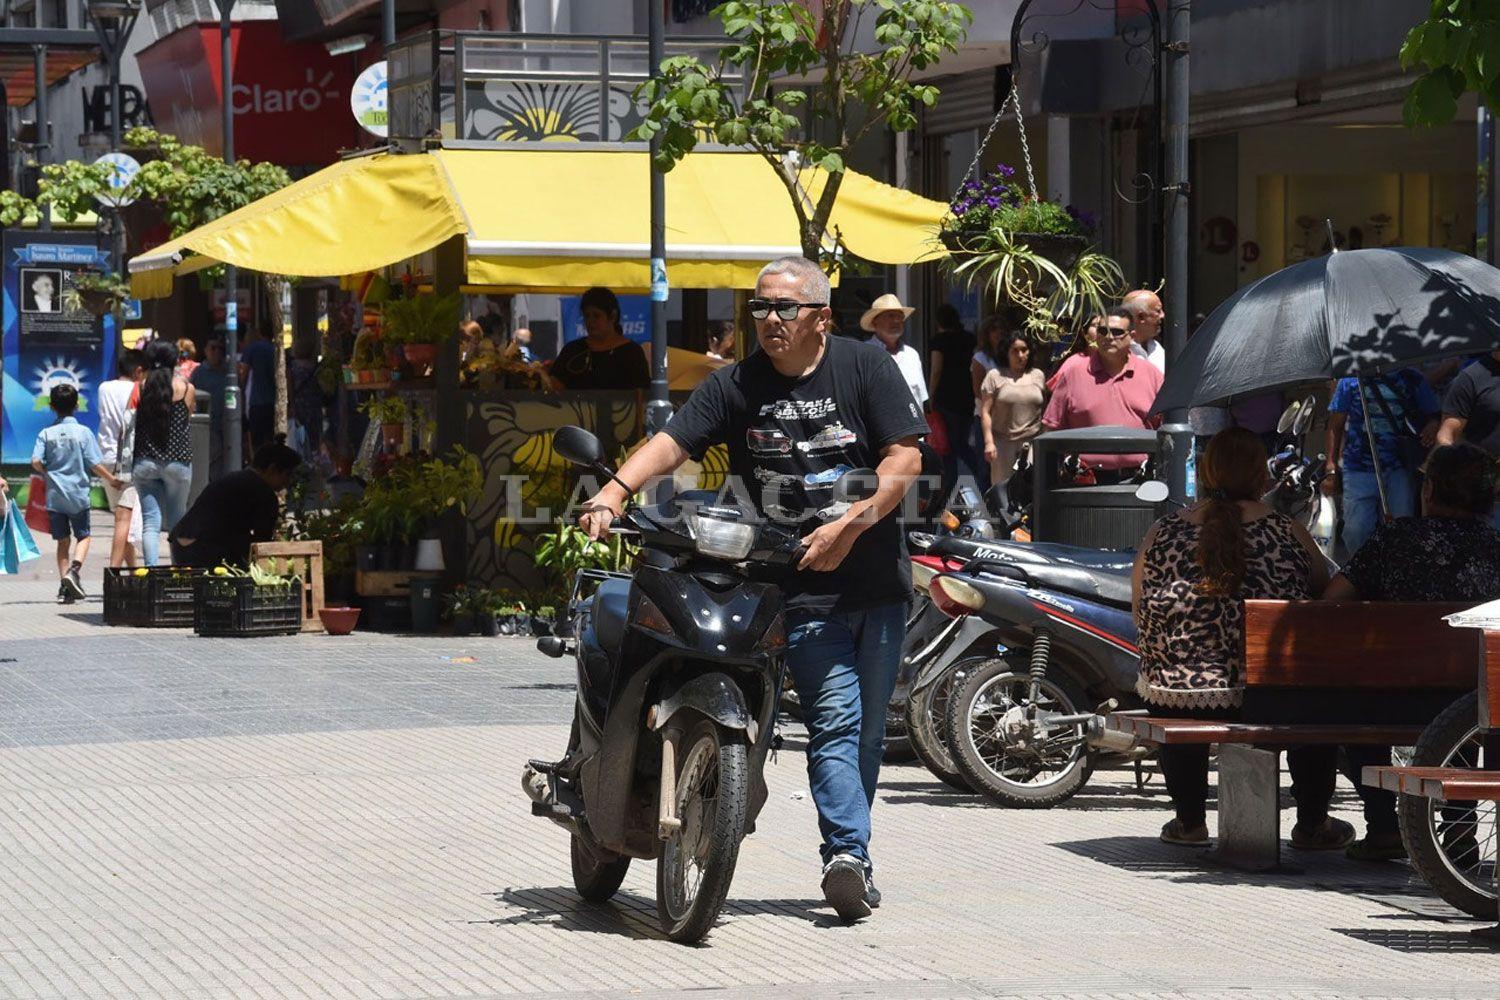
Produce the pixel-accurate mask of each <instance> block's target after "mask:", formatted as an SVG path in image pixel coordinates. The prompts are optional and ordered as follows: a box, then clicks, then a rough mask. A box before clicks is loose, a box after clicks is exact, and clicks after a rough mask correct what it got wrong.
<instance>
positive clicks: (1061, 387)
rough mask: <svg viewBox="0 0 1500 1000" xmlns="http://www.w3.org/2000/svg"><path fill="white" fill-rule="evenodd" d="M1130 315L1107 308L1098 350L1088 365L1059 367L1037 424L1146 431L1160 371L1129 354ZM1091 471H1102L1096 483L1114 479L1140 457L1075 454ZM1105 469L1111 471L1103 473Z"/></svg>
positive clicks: (1141, 458) (1150, 424)
mask: <svg viewBox="0 0 1500 1000" xmlns="http://www.w3.org/2000/svg"><path fill="white" fill-rule="evenodd" d="M1134 325H1135V318H1134V315H1133V314H1132V313H1131V311H1130V310H1129V309H1126V308H1125V307H1123V306H1119V307H1116V308H1114V309H1111V310H1110V311H1109V312H1108V313H1106V314H1105V317H1104V325H1103V326H1101V327H1099V330H1098V340H1097V344H1098V349H1097V351H1095V356H1094V358H1093V360H1092V361H1090V362H1089V363H1088V364H1081V363H1079V364H1072V365H1065V366H1064V367H1063V369H1062V370H1061V371H1059V373H1058V376H1059V377H1058V379H1057V384H1056V386H1055V387H1054V389H1053V391H1052V399H1051V401H1050V402H1048V404H1047V411H1046V412H1045V413H1043V414H1042V426H1043V427H1045V428H1046V429H1047V430H1049V431H1059V430H1070V429H1073V428H1078V427H1129V428H1138V429H1144V430H1150V429H1152V428H1154V427H1156V425H1157V424H1158V423H1160V422H1161V421H1160V420H1159V419H1157V418H1155V417H1153V416H1151V404H1152V403H1154V402H1155V401H1156V393H1157V391H1158V390H1160V389H1161V383H1162V374H1161V372H1160V371H1158V370H1157V369H1156V367H1155V366H1154V365H1152V364H1151V362H1149V361H1147V360H1146V359H1145V358H1142V357H1139V356H1137V355H1134V354H1132V353H1131V351H1130V345H1131V344H1132V343H1134V341H1133V339H1132V337H1131V330H1132V328H1133V327H1134ZM1079 457H1080V458H1081V459H1083V461H1084V462H1085V463H1086V464H1087V465H1088V466H1089V467H1090V468H1093V469H1096V470H1103V471H1105V473H1106V475H1103V476H1101V477H1100V479H1101V481H1109V480H1112V479H1117V478H1119V476H1118V474H1119V473H1120V472H1122V471H1128V470H1132V469H1135V468H1137V467H1139V466H1140V465H1141V463H1143V462H1145V461H1146V458H1147V456H1145V455H1080V456H1079ZM1108 473H1115V475H1109V474H1108Z"/></svg>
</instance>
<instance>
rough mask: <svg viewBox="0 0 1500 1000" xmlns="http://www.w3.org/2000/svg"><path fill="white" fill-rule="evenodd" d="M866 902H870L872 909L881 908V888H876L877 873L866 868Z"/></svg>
mask: <svg viewBox="0 0 1500 1000" xmlns="http://www.w3.org/2000/svg"><path fill="white" fill-rule="evenodd" d="M865 902H867V903H869V904H870V909H872V910H878V909H880V890H879V889H877V888H875V873H874V872H872V871H870V869H868V868H866V869H865Z"/></svg>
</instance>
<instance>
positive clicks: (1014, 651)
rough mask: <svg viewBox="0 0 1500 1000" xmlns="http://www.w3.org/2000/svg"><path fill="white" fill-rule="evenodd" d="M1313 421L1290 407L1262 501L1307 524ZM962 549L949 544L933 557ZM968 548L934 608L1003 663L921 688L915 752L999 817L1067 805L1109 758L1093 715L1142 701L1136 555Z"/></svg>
mask: <svg viewBox="0 0 1500 1000" xmlns="http://www.w3.org/2000/svg"><path fill="white" fill-rule="evenodd" d="M1313 413H1314V402H1313V400H1312V398H1311V397H1309V398H1308V399H1306V400H1303V401H1299V402H1296V403H1293V404H1292V405H1291V406H1290V407H1288V408H1287V410H1286V412H1285V413H1283V415H1282V418H1281V421H1280V423H1279V426H1278V431H1279V432H1280V434H1281V435H1282V438H1283V440H1284V441H1285V445H1286V446H1285V447H1284V448H1282V449H1279V450H1278V452H1277V454H1276V455H1275V456H1274V457H1272V458H1271V459H1270V460H1269V462H1268V466H1267V472H1268V474H1269V476H1270V477H1271V486H1270V488H1269V490H1268V491H1267V493H1266V494H1265V496H1264V498H1263V499H1264V500H1265V502H1266V503H1267V504H1268V505H1270V506H1271V507H1272V508H1273V509H1276V510H1278V511H1280V512H1282V513H1285V514H1287V515H1288V516H1291V517H1294V518H1297V519H1309V520H1316V518H1317V517H1318V510H1319V505H1320V504H1321V503H1326V502H1327V501H1326V499H1325V498H1323V497H1322V496H1321V493H1320V491H1319V485H1320V482H1321V479H1322V475H1323V473H1322V468H1323V459H1322V456H1318V457H1316V458H1309V457H1307V456H1306V455H1305V454H1304V452H1303V449H1302V446H1301V439H1302V437H1303V436H1304V435H1305V434H1306V431H1307V428H1308V426H1309V424H1310V423H1311V420H1312V416H1313ZM1137 496H1138V497H1139V498H1140V499H1142V500H1143V501H1145V502H1149V503H1160V502H1162V501H1164V500H1166V487H1165V485H1164V484H1162V483H1159V482H1148V483H1146V484H1143V485H1142V486H1141V488H1140V489H1139V490H1138V491H1137ZM955 544H957V543H955V542H952V541H948V540H940V541H938V542H937V543H936V545H935V547H934V548H933V549H929V552H935V553H936V554H942V552H943V550H946V549H949V548H950V547H951V546H953V545H955ZM967 550H968V551H967V552H965V553H962V554H966V555H968V557H969V561H968V563H967V564H966V565H965V567H964V569H963V570H962V571H961V572H959V573H945V574H940V575H938V576H937V577H936V578H935V579H934V581H933V586H932V591H933V599H934V601H935V603H937V604H938V606H939V607H941V608H943V609H944V610H946V611H949V612H950V613H951V614H954V615H956V616H969V617H970V619H971V620H972V619H978V623H977V624H975V625H973V626H971V627H970V628H971V632H972V633H973V635H972V638H973V639H974V641H975V643H976V644H981V643H982V644H983V645H987V646H989V647H990V649H992V650H993V649H996V648H997V647H998V649H999V654H998V655H983V656H982V657H981V658H978V659H977V660H976V659H970V660H967V661H965V662H963V663H962V665H957V660H956V657H955V658H950V662H949V663H948V664H947V665H946V666H945V665H943V664H942V663H940V662H938V663H934V665H933V667H932V669H931V670H930V671H929V672H927V673H925V674H924V675H922V676H919V678H918V679H917V681H916V683H915V684H914V685H913V696H912V700H911V702H910V704H911V705H912V706H913V707H915V708H917V710H918V713H919V714H918V715H917V716H916V717H913V718H910V719H909V720H908V730H909V731H910V732H911V733H912V734H913V745H914V747H915V748H916V749H917V752H918V754H919V755H920V756H922V758H923V760H924V762H927V763H928V765H929V767H931V768H932V770H933V772H934V774H936V775H938V777H939V778H941V779H942V780H944V781H948V782H949V783H950V784H957V782H955V781H953V778H954V777H958V778H961V779H962V781H963V782H964V783H967V784H968V785H969V786H970V787H972V788H974V789H975V790H977V791H980V792H982V793H984V794H985V795H987V796H988V797H989V798H990V799H991V800H993V801H995V802H997V803H999V804H1002V805H1008V806H1016V807H1023V808H1045V807H1050V806H1055V805H1058V804H1060V803H1062V802H1065V801H1067V799H1069V798H1071V797H1072V796H1073V795H1075V794H1077V792H1078V790H1079V789H1080V788H1082V787H1083V786H1084V784H1086V783H1087V781H1088V778H1089V775H1090V773H1091V772H1092V770H1093V763H1094V760H1095V758H1096V756H1097V755H1098V753H1100V752H1101V750H1100V749H1097V748H1091V747H1090V744H1089V740H1090V737H1091V735H1097V734H1098V731H1099V725H1098V720H1097V718H1096V715H1098V714H1102V713H1103V712H1104V711H1107V710H1110V709H1113V708H1117V707H1119V706H1120V705H1121V704H1130V703H1133V702H1134V701H1135V698H1136V696H1135V682H1136V677H1137V674H1138V670H1139V654H1138V651H1137V649H1136V630H1135V622H1134V619H1133V617H1132V614H1131V606H1130V600H1131V594H1130V573H1131V568H1132V565H1133V563H1134V558H1135V554H1134V553H1133V552H1112V551H1103V550H1094V549H1083V548H1077V547H1073V546H1066V545H1057V544H1051V543H1046V544H1031V545H1015V544H1013V543H1006V542H995V543H985V544H976V545H973V546H969V547H967ZM987 626H988V630H987ZM959 646H960V647H962V646H963V643H959ZM969 648H973V647H972V646H971V647H969ZM1091 706H1098V707H1099V712H1097V713H1096V712H1093V711H1090V710H1089V709H1090V707H1091ZM944 711H946V713H947V715H946V722H945V721H944V719H945V716H944V715H943V714H942V713H943V712H944ZM934 744H936V745H937V746H936V747H934ZM943 749H946V750H947V755H946V759H944V757H943V755H942V753H941V751H942V750H943ZM1107 749H1121V748H1107Z"/></svg>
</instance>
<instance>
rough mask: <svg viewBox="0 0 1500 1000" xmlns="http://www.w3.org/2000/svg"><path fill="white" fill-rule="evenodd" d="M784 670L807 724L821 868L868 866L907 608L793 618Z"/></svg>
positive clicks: (885, 607)
mask: <svg viewBox="0 0 1500 1000" xmlns="http://www.w3.org/2000/svg"><path fill="white" fill-rule="evenodd" d="M788 624H789V625H790V630H789V631H788V633H787V654H786V663H787V669H788V671H789V672H790V673H791V675H792V683H793V684H795V685H796V688H797V694H798V696H799V697H800V698H801V699H802V713H803V717H804V718H805V719H806V721H807V775H808V780H809V783H810V784H811V787H812V797H813V804H814V805H816V806H817V807H818V829H819V830H820V831H821V832H822V834H823V846H822V848H821V849H820V850H821V853H822V855H823V860H824V862H827V861H828V860H829V859H831V858H832V857H833V856H834V855H836V854H852V855H854V856H855V857H857V858H859V859H860V861H862V862H864V864H865V865H866V866H869V865H870V807H871V806H872V805H874V803H875V782H876V781H877V780H878V779H879V777H880V759H881V757H882V756H883V755H884V753H885V711H886V706H887V704H889V702H890V700H891V692H892V690H894V689H895V686H896V674H897V672H898V671H899V669H900V666H901V644H902V642H903V641H904V640H905V638H906V604H905V603H904V602H898V603H895V604H884V605H881V606H880V607H876V608H870V609H868V610H865V611H851V612H842V613H840V612H835V613H832V614H828V615H813V614H809V613H805V614H800V615H799V614H796V613H794V614H792V615H791V617H790V621H789V622H788Z"/></svg>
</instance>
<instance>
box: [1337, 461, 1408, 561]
mask: <svg viewBox="0 0 1500 1000" xmlns="http://www.w3.org/2000/svg"><path fill="white" fill-rule="evenodd" d="M1382 478H1383V480H1384V482H1385V498H1386V502H1387V503H1388V504H1389V505H1390V508H1391V517H1412V516H1414V515H1415V514H1416V513H1417V490H1416V481H1415V478H1414V477H1413V476H1412V474H1411V473H1410V472H1407V471H1406V469H1405V468H1403V467H1401V466H1397V467H1395V468H1394V469H1392V468H1389V467H1387V468H1385V469H1384V470H1383V473H1382ZM1343 479H1344V533H1343V535H1342V538H1343V541H1344V555H1345V557H1346V558H1348V557H1352V556H1353V555H1354V553H1356V552H1358V551H1359V547H1360V546H1361V545H1363V544H1365V542H1366V541H1367V540H1368V539H1369V537H1370V536H1371V535H1373V534H1374V533H1375V529H1376V528H1378V527H1380V523H1381V514H1380V489H1379V487H1377V486H1376V485H1375V473H1374V472H1373V471H1361V470H1358V469H1345V470H1344V477H1343Z"/></svg>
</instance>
